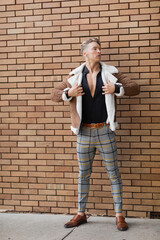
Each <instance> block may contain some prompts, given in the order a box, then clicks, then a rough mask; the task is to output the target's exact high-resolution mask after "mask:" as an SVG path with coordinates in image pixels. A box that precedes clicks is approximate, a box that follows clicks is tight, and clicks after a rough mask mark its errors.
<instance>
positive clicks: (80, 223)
mask: <svg viewBox="0 0 160 240" xmlns="http://www.w3.org/2000/svg"><path fill="white" fill-rule="evenodd" d="M84 223H87V220H86V221H83V222H79V223H78V224H77V225H75V226H67V225H64V227H65V228H73V227H78V226H80V225H81V224H84Z"/></svg>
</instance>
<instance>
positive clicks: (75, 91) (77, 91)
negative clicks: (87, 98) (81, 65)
mask: <svg viewBox="0 0 160 240" xmlns="http://www.w3.org/2000/svg"><path fill="white" fill-rule="evenodd" d="M84 94H85V93H84V92H83V88H82V87H81V85H78V83H76V85H75V86H73V87H72V88H70V89H69V91H68V97H77V96H82V95H84Z"/></svg>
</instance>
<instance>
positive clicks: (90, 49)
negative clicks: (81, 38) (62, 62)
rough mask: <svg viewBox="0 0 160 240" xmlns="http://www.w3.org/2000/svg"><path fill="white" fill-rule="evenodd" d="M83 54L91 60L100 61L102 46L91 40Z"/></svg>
mask: <svg viewBox="0 0 160 240" xmlns="http://www.w3.org/2000/svg"><path fill="white" fill-rule="evenodd" d="M83 56H84V57H85V58H86V59H88V60H89V61H94V62H99V61H100V60H101V47H100V45H99V44H98V43H96V42H91V43H89V44H88V45H87V47H86V48H85V49H84V51H83Z"/></svg>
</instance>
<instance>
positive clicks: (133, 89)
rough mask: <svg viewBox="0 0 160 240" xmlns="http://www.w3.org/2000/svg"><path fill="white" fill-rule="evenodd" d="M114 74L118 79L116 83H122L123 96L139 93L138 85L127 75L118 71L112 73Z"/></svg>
mask: <svg viewBox="0 0 160 240" xmlns="http://www.w3.org/2000/svg"><path fill="white" fill-rule="evenodd" d="M114 76H115V77H116V78H117V79H118V81H117V83H121V84H122V86H123V88H124V95H125V96H136V95H138V94H139V93H140V87H139V85H138V84H137V83H136V82H134V81H131V80H130V78H129V77H128V76H127V75H125V74H123V73H120V72H119V73H116V74H114Z"/></svg>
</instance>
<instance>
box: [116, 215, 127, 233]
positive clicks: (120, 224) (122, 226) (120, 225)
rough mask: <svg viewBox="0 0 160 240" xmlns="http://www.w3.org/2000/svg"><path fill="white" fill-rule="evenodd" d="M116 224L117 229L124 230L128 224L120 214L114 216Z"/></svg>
mask: <svg viewBox="0 0 160 240" xmlns="http://www.w3.org/2000/svg"><path fill="white" fill-rule="evenodd" d="M116 224H117V229H118V230H119V231H126V230H127V229H128V224H127V223H126V222H125V218H124V217H122V216H119V217H116Z"/></svg>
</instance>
